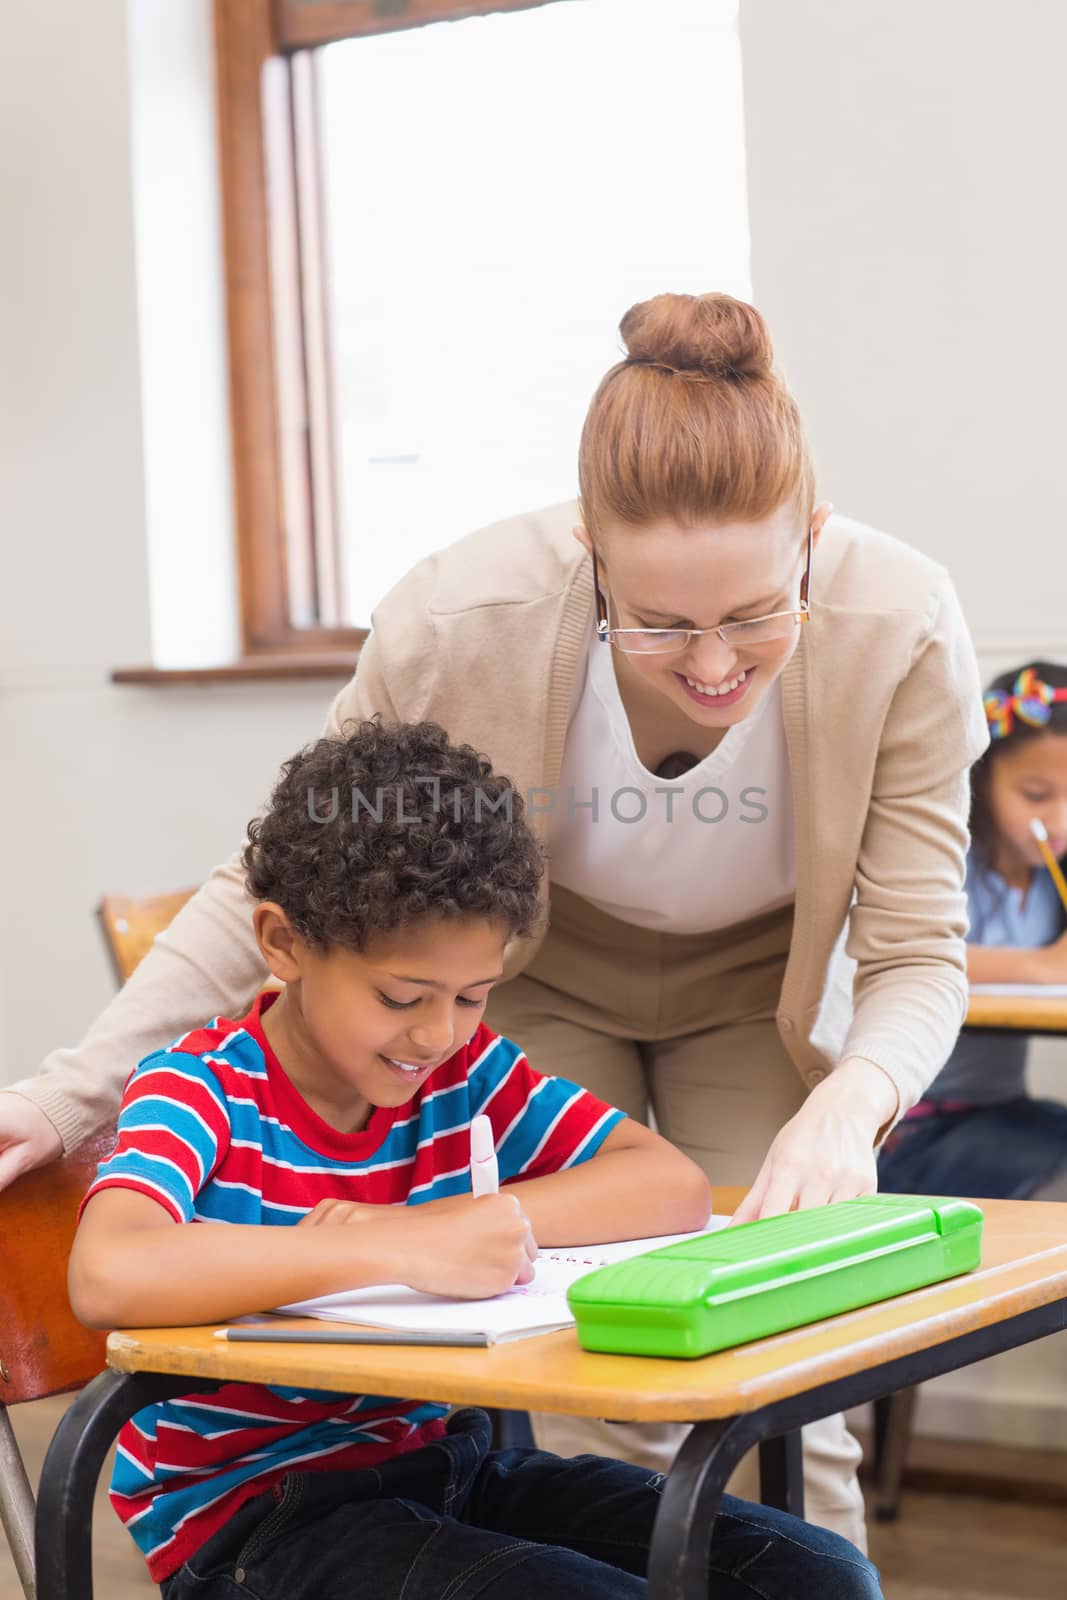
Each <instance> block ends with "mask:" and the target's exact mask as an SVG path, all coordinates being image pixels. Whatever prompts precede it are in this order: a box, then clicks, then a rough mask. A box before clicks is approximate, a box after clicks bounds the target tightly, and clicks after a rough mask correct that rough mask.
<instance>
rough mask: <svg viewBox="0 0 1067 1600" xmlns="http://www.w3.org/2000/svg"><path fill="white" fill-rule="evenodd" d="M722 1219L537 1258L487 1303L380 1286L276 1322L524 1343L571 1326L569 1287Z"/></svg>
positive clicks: (710, 1228)
mask: <svg viewBox="0 0 1067 1600" xmlns="http://www.w3.org/2000/svg"><path fill="white" fill-rule="evenodd" d="M728 1220H729V1219H728V1218H727V1217H711V1218H710V1219H709V1221H708V1223H707V1225H706V1227H703V1228H700V1229H698V1230H697V1232H696V1233H695V1234H691V1233H671V1234H664V1235H662V1236H661V1237H660V1238H657V1239H625V1240H622V1241H620V1242H619V1243H616V1244H582V1245H572V1246H560V1247H558V1248H557V1249H555V1250H542V1251H541V1254H540V1255H539V1256H538V1258H537V1262H536V1265H535V1268H534V1276H533V1281H532V1282H530V1283H526V1284H521V1285H517V1286H516V1287H515V1288H514V1289H509V1290H508V1291H507V1293H506V1294H498V1295H494V1296H493V1298H492V1299H490V1300H449V1299H445V1298H444V1297H442V1296H439V1295H433V1294H421V1293H420V1292H419V1291H418V1290H417V1289H408V1288H405V1287H404V1286H403V1285H402V1284H384V1285H380V1286H377V1287H375V1288H373V1289H351V1290H348V1291H347V1292H345V1293H342V1294H326V1295H321V1296H319V1298H318V1299H315V1300H298V1301H295V1302H294V1303H293V1304H292V1305H288V1306H278V1307H277V1310H278V1312H279V1314H280V1315H283V1316H291V1317H322V1318H324V1319H325V1320H327V1321H330V1322H357V1323H363V1324H364V1326H369V1327H372V1328H389V1329H393V1330H397V1329H399V1330H401V1331H402V1332H404V1333H409V1332H412V1331H415V1332H434V1333H440V1332H442V1331H445V1332H449V1333H474V1334H484V1335H485V1337H486V1338H487V1339H488V1341H489V1343H490V1344H500V1343H502V1342H503V1341H505V1340H509V1339H528V1338H531V1337H532V1336H533V1335H534V1334H538V1333H555V1332H557V1330H558V1329H560V1328H569V1327H571V1326H573V1323H574V1318H573V1317H572V1316H571V1312H570V1307H569V1306H568V1305H567V1290H568V1289H569V1288H570V1286H571V1284H572V1283H574V1282H575V1281H576V1279H578V1278H581V1277H584V1276H585V1274H586V1273H587V1272H592V1271H593V1269H594V1267H606V1266H608V1265H609V1263H611V1262H613V1261H625V1260H626V1259H627V1258H628V1257H630V1256H638V1255H642V1254H643V1253H644V1252H645V1251H646V1250H658V1249H659V1248H660V1246H661V1245H665V1244H676V1243H677V1242H678V1241H679V1240H681V1239H693V1238H699V1237H700V1235H701V1234H705V1233H712V1232H714V1231H715V1230H716V1229H717V1228H724V1227H725V1226H726V1223H727V1221H728Z"/></svg>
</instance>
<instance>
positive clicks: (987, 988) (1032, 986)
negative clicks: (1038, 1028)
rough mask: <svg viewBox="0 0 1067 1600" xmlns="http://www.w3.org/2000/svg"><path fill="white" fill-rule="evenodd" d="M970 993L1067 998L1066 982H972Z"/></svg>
mask: <svg viewBox="0 0 1067 1600" xmlns="http://www.w3.org/2000/svg"><path fill="white" fill-rule="evenodd" d="M971 993H972V994H1026V995H1035V996H1036V997H1037V998H1038V999H1039V1000H1064V999H1067V983H972V984H971Z"/></svg>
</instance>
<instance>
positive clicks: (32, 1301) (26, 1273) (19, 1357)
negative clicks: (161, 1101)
mask: <svg viewBox="0 0 1067 1600" xmlns="http://www.w3.org/2000/svg"><path fill="white" fill-rule="evenodd" d="M114 1144H115V1130H114V1128H113V1127H112V1128H108V1129H105V1130H103V1131H102V1132H100V1133H97V1134H94V1135H93V1137H92V1138H91V1139H88V1140H86V1142H85V1143H84V1144H82V1145H79V1147H78V1149H77V1150H73V1151H72V1152H71V1153H70V1155H68V1156H64V1157H63V1159H62V1160H61V1161H54V1162H51V1163H50V1164H49V1165H48V1166H46V1167H39V1168H38V1169H37V1170H36V1171H35V1172H27V1173H25V1174H24V1175H23V1176H22V1177H21V1178H17V1179H16V1180H15V1182H14V1183H13V1184H11V1185H10V1187H9V1188H7V1189H4V1190H3V1191H0V1260H2V1262H3V1269H2V1271H0V1404H2V1405H5V1406H9V1405H14V1404H16V1403H17V1402H18V1401H21V1400H40V1399H43V1398H44V1396H45V1395H49V1394H62V1393H64V1392H65V1391H66V1390H68V1389H80V1388H81V1386H82V1385H83V1384H86V1383H88V1382H89V1380H90V1378H95V1377H96V1374H97V1373H98V1372H99V1371H100V1370H101V1369H102V1367H103V1365H104V1339H105V1335H104V1334H102V1333H98V1332H97V1331H95V1330H94V1329H91V1328H83V1327H82V1325H81V1323H80V1322H78V1321H77V1320H76V1319H75V1316H74V1313H73V1312H72V1311H71V1309H70V1302H69V1301H68V1299H67V1258H68V1257H69V1255H70V1247H71V1245H72V1243H73V1242H74V1231H75V1227H76V1224H77V1216H78V1206H79V1204H80V1203H81V1199H82V1196H83V1195H84V1194H85V1191H86V1189H88V1187H89V1184H90V1182H91V1180H92V1178H93V1177H94V1176H95V1173H96V1165H97V1162H98V1161H102V1160H103V1159H104V1157H105V1156H106V1155H109V1154H110V1153H111V1150H112V1149H113V1147H114Z"/></svg>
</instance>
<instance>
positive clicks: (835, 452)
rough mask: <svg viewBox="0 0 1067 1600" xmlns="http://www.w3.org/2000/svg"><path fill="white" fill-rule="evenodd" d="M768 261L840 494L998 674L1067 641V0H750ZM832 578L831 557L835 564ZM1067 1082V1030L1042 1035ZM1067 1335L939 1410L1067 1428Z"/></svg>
mask: <svg viewBox="0 0 1067 1600" xmlns="http://www.w3.org/2000/svg"><path fill="white" fill-rule="evenodd" d="M741 38H742V59H743V63H744V77H745V120H746V137H747V147H748V173H749V214H750V221H751V231H752V280H753V294H754V299H755V301H756V304H757V305H759V306H760V307H761V309H762V310H763V311H764V312H765V313H766V314H767V316H768V318H769V320H770V325H771V328H772V331H773V334H774V337H775V342H776V346H777V348H778V351H779V354H780V356H781V358H782V360H783V363H784V365H785V367H786V369H787V372H788V376H789V378H790V381H791V383H792V385H793V388H794V390H795V392H796V394H797V395H798V397H799V399H800V402H801V405H802V408H803V411H804V414H805V416H806V418H807V422H808V426H809V429H810V432H811V436H812V443H813V447H814V450H815V455H816V459H817V462H818V467H819V477H820V487H821V491H822V493H823V494H825V495H826V496H827V497H828V498H830V499H831V500H833V501H834V503H835V504H836V505H837V507H838V508H839V509H840V510H842V511H845V512H848V513H849V514H850V515H852V516H856V517H859V518H861V519H862V520H864V521H867V522H871V523H874V524H875V525H876V526H880V527H883V528H885V529H887V530H888V531H889V532H891V533H895V534H897V535H898V536H899V537H901V538H904V539H907V540H908V541H909V542H910V543H912V544H914V545H916V546H918V547H919V548H920V549H922V550H926V551H928V552H929V553H930V554H931V555H934V556H936V557H937V558H938V559H939V560H941V561H943V562H944V563H945V564H946V565H947V566H948V568H949V570H950V571H951V572H952V574H953V577H954V579H955V582H956V585H957V587H958V589H959V591H960V596H961V599H962V601H963V605H964V609H965V611H966V614H967V618H968V621H969V622H970V625H971V629H972V632H973V633H974V636H975V640H976V644H977V646H978V652H979V659H980V663H981V666H982V669H983V673H984V674H985V675H986V676H990V675H992V674H993V673H994V672H997V671H1001V670H1003V669H1004V668H1006V667H1008V666H1011V665H1013V664H1014V663H1015V662H1017V661H1023V660H1025V659H1027V658H1028V657H1035V656H1042V655H1043V656H1051V657H1056V658H1059V659H1061V660H1063V659H1067V608H1065V606H1064V595H1065V582H1064V579H1065V576H1067V539H1065V529H1067V497H1065V491H1064V483H1063V463H1064V461H1065V459H1067V308H1065V299H1064V285H1065V283H1067V204H1065V200H1067V180H1065V174H1067V93H1065V89H1067V76H1065V72H1064V62H1065V61H1067V6H1064V5H1063V3H1062V0H1026V3H1025V4H1015V5H1011V4H1007V3H1005V0H860V3H857V0H741ZM816 581H817V575H816ZM1034 1058H1035V1059H1034V1070H1033V1072H1032V1075H1031V1084H1032V1088H1033V1090H1034V1092H1036V1093H1042V1094H1049V1095H1054V1096H1056V1097H1057V1098H1060V1099H1067V1040H1065V1041H1063V1042H1062V1043H1061V1042H1060V1041H1055V1042H1052V1041H1041V1042H1040V1043H1039V1044H1038V1045H1037V1046H1036V1047H1035V1050H1034ZM1065 1380H1067V1338H1061V1339H1058V1340H1052V1341H1044V1342H1042V1344H1040V1345H1037V1346H1033V1347H1031V1348H1030V1349H1029V1350H1022V1351H1017V1352H1013V1353H1011V1354H1010V1355H1006V1356H1002V1357H1000V1358H998V1359H997V1361H996V1362H994V1363H990V1364H988V1365H986V1366H985V1367H983V1368H981V1369H979V1368H972V1369H970V1370H969V1371H964V1372H961V1373H957V1374H953V1375H951V1376H950V1377H948V1378H945V1379H942V1380H941V1381H940V1382H939V1383H937V1384H932V1385H928V1386H927V1387H926V1388H925V1389H924V1390H923V1392H922V1396H921V1398H920V1411H919V1426H920V1427H927V1428H928V1429H929V1430H930V1431H933V1432H942V1433H946V1434H949V1435H956V1436H959V1437H965V1438H968V1437H978V1438H981V1437H993V1438H1000V1439H1002V1440H1003V1441H1004V1442H1005V1443H1019V1444H1027V1443H1030V1444H1033V1445H1035V1446H1037V1445H1043V1446H1046V1447H1048V1448H1055V1447H1057V1446H1058V1445H1059V1444H1060V1443H1061V1441H1062V1439H1063V1437H1064V1423H1065V1420H1067V1418H1065V1413H1067V1381H1065Z"/></svg>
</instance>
